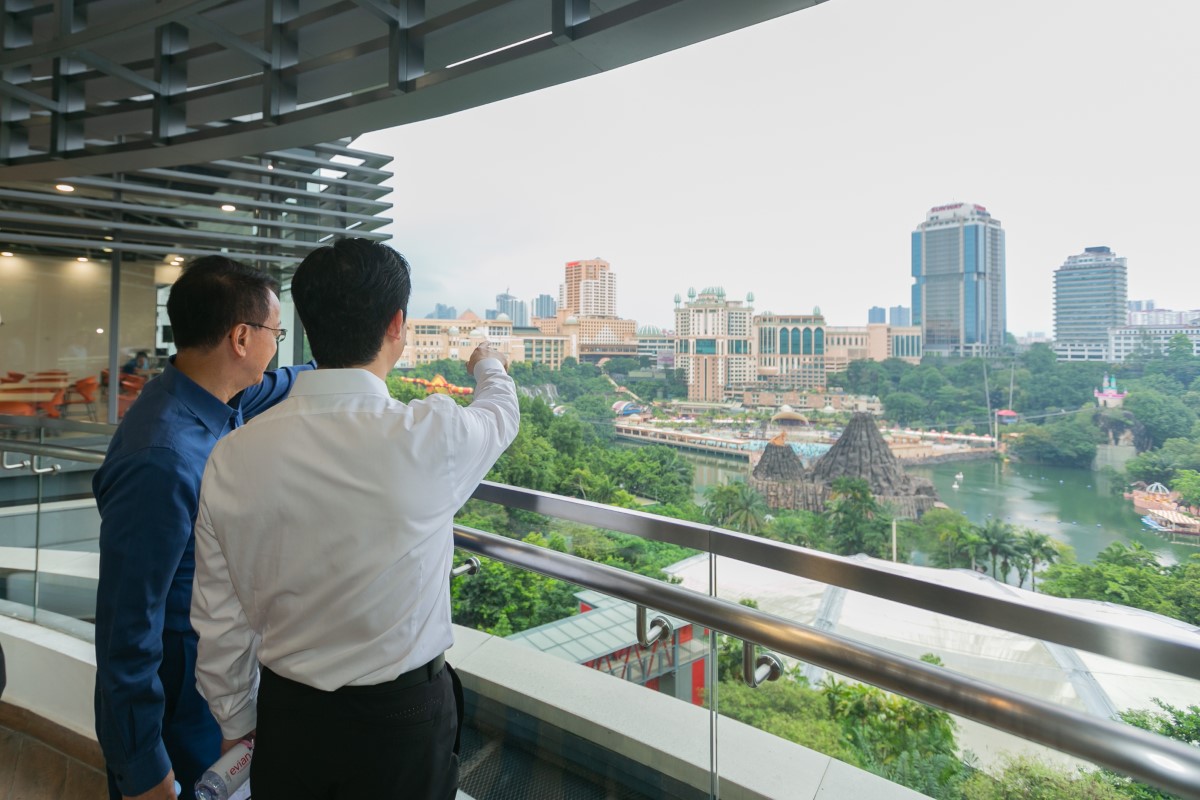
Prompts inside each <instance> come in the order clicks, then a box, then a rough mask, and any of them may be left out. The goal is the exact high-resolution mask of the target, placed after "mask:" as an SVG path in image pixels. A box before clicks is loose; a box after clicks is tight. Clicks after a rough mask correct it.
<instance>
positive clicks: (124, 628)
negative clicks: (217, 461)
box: [92, 359, 311, 795]
mask: <svg viewBox="0 0 1200 800" xmlns="http://www.w3.org/2000/svg"><path fill="white" fill-rule="evenodd" d="M172 362H173V359H172ZM306 369H311V365H304V366H300V367H288V368H285V369H280V370H275V371H273V372H268V373H266V374H265V375H263V379H262V382H261V383H258V384H256V385H254V386H251V387H250V388H248V389H246V390H245V391H244V392H242V393H241V394H240V395H238V396H237V397H235V398H234V399H233V400H231V401H230V402H229V403H224V402H222V401H221V400H220V399H218V398H217V397H214V396H213V395H212V394H210V393H209V392H208V391H207V390H205V389H203V388H201V387H200V385H199V384H197V383H196V382H195V381H193V380H192V379H190V378H188V377H187V376H186V375H184V374H183V373H182V372H180V371H179V370H177V369H176V368H175V365H174V363H170V364H168V365H167V367H166V369H165V370H164V371H163V373H162V375H160V376H159V377H157V378H155V379H154V380H152V381H150V382H149V383H147V384H146V386H145V388H144V389H143V390H142V393H141V396H139V397H138V399H137V401H136V402H135V403H134V404H133V405H132V406H131V407H130V408H129V411H128V413H126V415H125V419H124V420H123V421H122V423H121V426H120V427H119V428H118V429H117V432H116V434H115V435H114V436H113V439H112V441H111V442H110V443H109V447H108V455H107V456H106V457H105V460H104V464H103V465H102V466H101V467H100V469H98V470H97V471H96V474H95V476H94V477H93V478H92V491H93V493H94V494H95V495H96V506H97V507H98V509H99V510H100V520H101V521H100V582H99V586H98V587H97V590H96V734H97V736H98V738H99V740H100V747H101V749H102V750H103V751H104V758H105V760H106V761H107V763H108V767H109V769H111V770H112V772H113V774H114V775H115V776H116V779H117V786H118V787H119V788H120V790H121V792H122V793H123V794H126V795H136V794H141V793H142V792H145V791H148V790H149V789H151V788H152V787H154V786H155V785H157V784H158V783H159V782H161V781H162V779H163V778H164V777H166V775H167V772H168V771H169V770H170V769H171V763H170V759H169V758H168V757H167V751H166V748H165V747H164V746H163V741H162V724H163V711H164V692H163V687H162V683H161V681H160V680H159V676H158V669H159V665H160V664H161V663H162V651H163V645H162V635H163V631H164V630H170V631H178V632H183V633H190V632H191V631H192V626H191V623H190V622H189V621H188V616H189V613H190V610H191V603H192V576H193V574H194V573H195V568H196V559H195V555H194V548H195V538H194V536H193V533H192V529H193V526H194V525H195V521H196V508H197V503H198V501H199V497H200V478H201V476H202V475H203V474H204V465H205V463H206V462H207V461H208V455H209V453H210V452H212V449H213V446H214V445H215V444H216V443H217V440H218V439H220V438H221V437H222V436H224V435H225V434H227V433H229V432H230V431H232V430H233V429H234V428H237V427H238V426H240V425H241V424H242V422H243V421H244V420H247V419H251V418H252V417H254V416H255V415H256V414H259V413H261V412H263V411H266V410H267V409H268V408H270V407H271V406H273V405H275V404H276V403H278V402H279V401H280V400H282V399H284V398H285V397H287V394H288V392H289V391H291V388H292V384H293V383H294V381H295V378H296V375H297V373H299V372H300V371H302V370H306Z"/></svg>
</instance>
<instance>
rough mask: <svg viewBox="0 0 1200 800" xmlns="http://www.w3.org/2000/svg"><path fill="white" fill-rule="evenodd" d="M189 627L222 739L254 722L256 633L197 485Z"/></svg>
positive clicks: (200, 682)
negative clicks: (196, 643)
mask: <svg viewBox="0 0 1200 800" xmlns="http://www.w3.org/2000/svg"><path fill="white" fill-rule="evenodd" d="M209 469H210V470H211V469H212V462H209ZM203 485H204V484H203V483H202V484H201V486H202V487H203ZM192 627H193V628H195V629H196V633H198V634H200V644H199V646H198V649H197V653H196V686H197V688H198V689H199V690H200V694H201V695H203V696H204V699H205V700H207V701H208V707H209V709H210V710H211V711H212V714H213V716H214V717H215V718H216V720H217V724H219V725H220V726H221V735H222V736H223V737H224V738H226V739H237V738H238V737H240V736H244V735H246V734H247V733H249V732H250V731H252V730H254V728H255V727H256V726H257V724H258V708H257V705H256V702H257V699H258V646H259V642H260V638H259V636H258V634H257V633H255V632H254V630H253V629H252V628H251V627H250V622H249V620H248V619H247V617H246V612H245V609H243V608H242V603H241V600H240V599H239V598H238V596H237V593H236V592H235V591H234V588H233V581H232V580H231V579H230V575H229V564H228V562H227V561H226V560H225V553H224V552H223V551H222V550H221V543H220V541H219V540H218V539H217V532H216V530H215V529H214V527H213V523H212V518H211V516H210V515H209V513H208V504H207V502H206V498H205V494H204V489H203V488H201V490H200V511H199V513H198V514H197V515H196V577H195V582H194V583H193V586H192Z"/></svg>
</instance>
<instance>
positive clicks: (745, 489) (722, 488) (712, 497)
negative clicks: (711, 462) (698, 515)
mask: <svg viewBox="0 0 1200 800" xmlns="http://www.w3.org/2000/svg"><path fill="white" fill-rule="evenodd" d="M704 496H705V498H706V499H707V500H708V502H707V504H706V505H705V506H704V515H705V517H707V518H708V520H709V522H711V523H713V524H714V525H721V526H725V527H730V528H733V529H735V530H739V531H742V532H743V533H757V532H758V531H760V530H761V529H762V527H763V524H764V523H765V522H766V516H767V502H766V500H764V499H763V496H762V495H761V494H759V493H758V492H756V491H755V490H754V489H753V488H752V487H751V486H750V485H749V484H748V483H745V482H744V481H735V482H734V483H723V484H720V485H719V486H710V487H709V488H708V489H707V490H706V491H705V492H704Z"/></svg>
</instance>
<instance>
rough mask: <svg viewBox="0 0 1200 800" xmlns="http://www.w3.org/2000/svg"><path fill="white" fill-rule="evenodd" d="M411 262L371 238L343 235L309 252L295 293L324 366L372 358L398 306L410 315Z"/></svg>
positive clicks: (315, 352) (311, 342)
mask: <svg viewBox="0 0 1200 800" xmlns="http://www.w3.org/2000/svg"><path fill="white" fill-rule="evenodd" d="M411 291H412V281H411V278H410V276H409V267H408V262H407V261H405V260H404V256H402V255H400V254H399V253H397V252H396V251H395V250H393V249H392V248H390V247H387V246H386V245H382V244H380V243H378V242H373V241H371V240H369V239H340V240H338V241H337V242H334V244H333V246H331V247H320V248H318V249H316V250H314V251H312V252H311V253H309V254H308V257H307V258H305V259H304V261H303V262H301V264H300V266H299V267H298V268H297V269H296V274H295V276H294V277H293V278H292V299H293V300H294V301H295V303H296V311H297V312H298V313H299V314H300V322H301V323H303V325H304V332H305V333H306V334H308V343H309V345H310V346H311V347H312V354H313V358H315V359H316V360H317V363H318V364H320V365H321V366H322V367H332V368H335V369H337V368H345V367H357V366H362V365H363V364H367V363H370V361H371V360H372V359H374V358H375V356H377V355H378V354H379V351H380V349H381V348H382V347H383V337H384V334H385V333H386V332H387V328H388V325H389V324H390V323H391V321H392V318H393V317H395V316H396V312H397V311H403V312H404V316H405V317H406V318H407V317H408V296H409V294H410V292H411Z"/></svg>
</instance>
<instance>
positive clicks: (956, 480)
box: [954, 472, 963, 483]
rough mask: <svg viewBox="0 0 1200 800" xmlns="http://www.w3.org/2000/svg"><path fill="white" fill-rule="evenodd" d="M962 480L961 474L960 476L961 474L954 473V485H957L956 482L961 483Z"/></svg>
mask: <svg viewBox="0 0 1200 800" xmlns="http://www.w3.org/2000/svg"><path fill="white" fill-rule="evenodd" d="M962 479H963V474H962V473H961V472H956V473H954V481H955V483H957V482H958V481H961V480H962Z"/></svg>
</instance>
